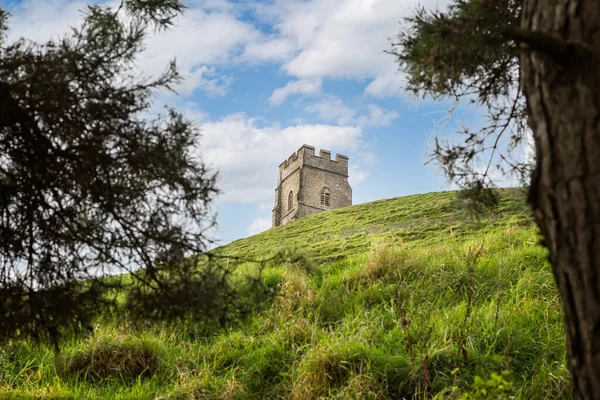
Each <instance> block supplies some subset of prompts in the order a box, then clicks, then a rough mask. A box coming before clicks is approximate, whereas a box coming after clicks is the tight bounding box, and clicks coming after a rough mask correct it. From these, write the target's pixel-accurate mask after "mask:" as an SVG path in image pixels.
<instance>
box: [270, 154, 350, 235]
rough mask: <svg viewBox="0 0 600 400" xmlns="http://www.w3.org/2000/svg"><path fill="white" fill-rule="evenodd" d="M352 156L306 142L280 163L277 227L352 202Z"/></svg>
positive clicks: (275, 212)
mask: <svg viewBox="0 0 600 400" xmlns="http://www.w3.org/2000/svg"><path fill="white" fill-rule="evenodd" d="M348 161H349V160H348V157H347V156H345V155H342V154H336V155H335V159H333V160H332V159H331V152H330V151H329V150H323V149H321V150H319V154H318V155H317V154H316V152H315V148H314V147H312V146H309V145H306V144H305V145H302V147H300V148H299V149H298V150H296V151H295V152H294V153H292V154H291V155H290V156H289V157H288V158H287V159H286V160H284V161H283V162H282V163H281V164H280V165H279V178H278V182H277V188H276V189H275V207H273V226H280V225H285V224H287V223H288V222H291V221H294V220H297V219H299V218H303V217H306V216H309V215H312V214H316V213H319V212H322V211H325V210H331V209H334V208H339V207H346V206H349V205H352V188H351V187H350V185H349V184H348Z"/></svg>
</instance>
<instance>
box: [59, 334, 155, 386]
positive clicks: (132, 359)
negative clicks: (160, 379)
mask: <svg viewBox="0 0 600 400" xmlns="http://www.w3.org/2000/svg"><path fill="white" fill-rule="evenodd" d="M157 369H158V358H157V356H156V353H155V351H154V349H153V348H152V347H151V346H150V345H149V344H147V343H145V342H141V341H139V342H102V343H95V344H94V345H93V346H91V347H89V348H84V349H82V350H78V351H76V352H74V353H71V354H70V355H68V356H67V357H66V359H65V360H64V374H65V375H66V376H67V377H72V378H76V379H80V380H83V381H89V382H98V381H102V380H106V379H110V378H114V379H118V380H124V381H134V380H136V379H138V378H140V377H144V378H147V377H151V376H153V375H154V374H155V373H156V371H157Z"/></svg>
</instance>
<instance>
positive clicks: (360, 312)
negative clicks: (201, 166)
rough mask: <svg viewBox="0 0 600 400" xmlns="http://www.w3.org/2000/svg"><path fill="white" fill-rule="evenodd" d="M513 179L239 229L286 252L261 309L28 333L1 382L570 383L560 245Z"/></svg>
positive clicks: (399, 394)
mask: <svg viewBox="0 0 600 400" xmlns="http://www.w3.org/2000/svg"><path fill="white" fill-rule="evenodd" d="M501 195H502V197H501V201H500V204H499V205H498V207H497V208H496V209H494V210H493V211H492V212H491V213H489V214H488V215H486V216H484V217H481V218H480V219H477V220H473V219H469V218H466V217H465V215H463V214H462V212H461V211H460V209H457V208H456V206H455V205H456V193H455V192H441V193H429V194H422V195H413V196H407V197H401V198H395V199H388V200H381V201H376V202H373V203H367V204H360V205H356V206H350V207H345V208H340V209H336V210H332V211H327V212H323V213H320V214H317V215H313V216H310V217H306V218H303V219H300V220H298V221H296V222H293V223H290V224H287V225H285V226H281V227H275V228H273V229H270V230H268V231H266V232H263V233H261V234H258V235H255V236H252V237H249V238H245V239H241V240H238V241H235V242H233V243H231V244H229V245H227V246H224V247H222V248H219V249H217V250H216V252H217V253H219V254H221V255H222V256H225V257H241V258H244V259H253V260H266V259H272V257H273V255H274V254H280V255H283V256H284V257H283V259H280V261H278V262H271V263H269V264H268V266H267V267H266V268H265V269H263V270H262V277H263V279H264V282H265V284H266V286H267V287H268V288H269V289H270V290H271V292H270V293H272V296H271V297H270V298H269V299H268V300H266V301H265V302H264V304H261V307H258V308H257V311H256V312H255V314H254V315H252V317H251V318H250V319H249V320H247V321H243V322H240V323H239V324H237V325H234V326H232V327H231V328H230V329H228V330H225V331H221V332H219V333H218V334H216V335H213V336H202V335H199V334H198V333H197V330H194V327H191V326H182V327H179V328H177V329H173V328H171V329H167V328H156V329H150V328H148V329H147V330H144V331H143V332H141V333H140V332H134V331H132V330H131V329H129V328H128V327H127V326H126V325H123V324H120V325H119V324H116V323H115V322H112V321H106V322H102V321H99V322H98V325H97V327H96V333H95V335H94V337H89V338H86V339H74V340H73V341H72V342H71V343H69V345H68V346H67V348H66V349H65V351H64V353H63V355H61V357H60V358H59V359H54V357H53V356H52V353H51V352H50V351H49V350H48V349H44V348H35V347H33V346H30V345H28V344H15V345H14V346H13V347H12V348H10V349H5V350H4V353H3V356H2V357H0V390H2V389H3V390H4V393H5V395H4V396H5V398H27V397H28V396H36V398H44V399H50V398H52V399H57V398H81V397H83V398H94V399H95V398H104V399H118V398H120V399H159V398H160V399H217V398H220V399H246V398H292V399H317V398H340V399H342V398H353V399H384V398H409V399H410V398H412V397H413V396H415V395H416V397H417V398H432V397H436V398H460V397H461V396H467V398H509V396H514V398H523V399H531V398H539V399H547V398H553V399H557V398H565V399H566V398H570V391H569V376H568V372H567V369H566V367H565V365H566V361H565V345H564V340H565V338H564V332H563V326H562V314H561V310H560V303H559V298H558V294H557V290H556V287H555V284H554V280H553V277H552V273H551V269H550V266H549V264H548V262H547V252H546V250H545V249H543V248H542V247H540V246H539V244H538V243H539V235H538V233H537V228H536V227H535V225H534V224H533V221H532V219H531V217H530V215H529V212H528V209H527V206H526V204H525V200H524V196H523V193H522V191H520V190H518V189H505V190H502V191H501ZM251 264H252V263H248V267H247V268H250V265H251ZM242 268H244V267H243V266H242ZM65 370H66V372H64V371H65ZM61 371H63V372H61ZM503 372H504V374H503ZM484 390H485V393H484ZM0 393H1V392H0ZM18 396H25V397H18ZM478 396H479V397H478ZM0 397H2V395H0Z"/></svg>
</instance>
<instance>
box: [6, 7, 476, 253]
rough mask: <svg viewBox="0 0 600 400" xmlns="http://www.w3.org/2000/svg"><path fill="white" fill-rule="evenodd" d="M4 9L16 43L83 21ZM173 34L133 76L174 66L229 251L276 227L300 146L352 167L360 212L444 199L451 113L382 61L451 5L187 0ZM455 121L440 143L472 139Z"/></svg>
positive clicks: (463, 117)
mask: <svg viewBox="0 0 600 400" xmlns="http://www.w3.org/2000/svg"><path fill="white" fill-rule="evenodd" d="M2 1H3V3H2V4H3V6H4V7H5V8H7V9H8V10H9V11H11V12H12V14H13V17H12V18H11V30H10V32H9V38H12V39H15V38H17V37H21V36H23V37H26V38H28V39H31V40H35V41H44V40H47V39H48V38H50V37H56V36H57V35H59V34H61V33H64V32H66V31H67V28H68V26H70V25H77V24H78V22H79V21H80V20H81V12H80V10H82V9H84V7H85V2H84V1H77V0H76V1H71V0H24V1H21V2H14V1H8V0H0V2H2ZM185 3H186V4H187V5H188V6H189V9H188V10H187V12H186V14H185V15H184V16H183V17H181V18H179V20H178V21H177V24H176V26H175V27H174V28H173V29H171V30H170V31H168V32H166V33H162V34H160V35H155V36H153V37H150V38H149V40H148V46H147V49H146V51H145V52H144V53H143V54H142V55H141V56H140V58H139V60H138V67H139V68H140V69H141V70H142V71H143V72H144V73H145V74H147V75H157V74H158V73H160V72H161V71H163V70H164V67H165V66H166V64H167V62H168V61H169V60H170V59H172V58H174V57H175V58H176V59H177V61H178V64H179V66H180V71H181V72H182V74H183V75H184V76H185V77H186V78H187V79H186V80H185V81H184V82H183V83H182V84H181V86H180V87H178V88H177V89H178V92H179V96H173V95H168V94H162V93H161V94H159V95H158V96H157V97H156V99H155V106H156V109H159V108H160V107H161V106H162V105H163V104H169V105H173V106H176V107H177V108H178V109H179V110H181V111H184V112H185V113H186V115H187V116H189V117H191V118H193V119H195V120H196V121H197V123H198V124H199V125H200V127H201V130H202V134H203V138H202V143H201V147H200V148H199V149H198V152H199V153H200V154H202V157H203V159H204V160H205V161H206V162H207V163H208V164H209V165H211V166H212V167H213V168H215V169H218V170H219V172H220V180H219V187H220V188H221V189H222V190H223V194H222V195H221V196H220V197H219V199H218V200H217V202H216V203H215V205H214V208H215V211H216V212H218V215H219V217H218V223H219V228H218V230H217V231H216V232H215V238H216V239H218V240H219V243H221V244H224V243H227V242H229V241H231V240H235V239H238V238H241V237H245V236H248V235H249V234H254V233H257V232H260V231H262V230H265V229H267V228H269V227H270V223H271V209H272V207H273V197H274V192H273V190H274V188H275V185H276V182H277V171H278V165H279V164H280V162H281V161H283V160H284V159H285V158H287V157H288V156H289V155H290V154H291V153H292V152H293V151H295V150H296V149H297V148H299V147H300V146H301V145H302V144H304V143H306V144H309V145H312V146H314V147H316V148H317V150H318V149H321V148H324V149H327V150H330V151H331V152H332V154H333V155H335V153H341V154H345V155H347V156H349V157H350V184H351V186H352V189H353V203H354V204H358V203H363V202H368V201H373V200H377V199H382V198H390V197H396V196H405V195H409V194H413V193H424V192H431V191H439V190H446V189H448V188H450V185H448V184H447V183H446V181H445V179H444V177H443V176H441V173H440V171H439V170H438V168H437V167H436V166H435V165H433V164H431V165H424V164H425V162H426V160H427V156H426V155H427V148H428V147H430V146H431V145H432V139H433V138H432V131H433V129H434V125H435V122H436V121H439V120H440V119H442V118H443V117H444V115H445V113H446V111H447V109H448V107H449V103H448V102H438V103H436V102H432V101H429V100H419V101H417V100H416V99H414V98H412V97H410V96H409V95H408V94H406V93H404V92H403V91H402V89H401V87H402V79H403V77H402V75H401V74H399V73H398V72H397V70H396V69H397V68H396V67H397V66H396V65H395V63H394V60H393V58H392V57H391V56H389V55H386V54H384V50H386V49H388V48H389V41H388V39H389V38H393V37H394V36H395V35H396V34H397V33H398V30H399V27H400V22H401V20H402V18H403V17H405V16H408V15H410V14H411V12H412V11H413V10H414V9H415V7H416V6H417V5H418V4H420V5H423V6H425V7H429V8H433V7H436V6H438V7H444V6H445V5H446V1H445V0H440V1H434V0H421V1H419V3H417V2H416V1H413V0H312V1H300V0H281V1H279V0H277V1H265V2H259V1H227V0H189V1H186V2H185ZM480 114H481V113H480V110H477V109H475V108H466V107H463V108H459V110H458V112H457V113H456V114H455V115H454V116H453V118H452V120H451V121H450V122H449V123H448V124H447V125H446V126H445V128H444V130H443V133H444V134H447V135H451V134H452V132H453V131H454V130H456V128H457V127H458V126H459V124H461V123H463V124H468V125H471V126H474V125H477V124H478V121H479V120H480Z"/></svg>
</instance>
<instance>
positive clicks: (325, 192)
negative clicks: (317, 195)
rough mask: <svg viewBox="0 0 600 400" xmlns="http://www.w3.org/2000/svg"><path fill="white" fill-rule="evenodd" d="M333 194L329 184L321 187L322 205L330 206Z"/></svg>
mask: <svg viewBox="0 0 600 400" xmlns="http://www.w3.org/2000/svg"><path fill="white" fill-rule="evenodd" d="M330 197H331V195H330V194H329V188H328V187H327V186H325V187H323V189H321V205H322V206H325V207H329V204H330V203H331V202H330V200H329V199H330Z"/></svg>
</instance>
